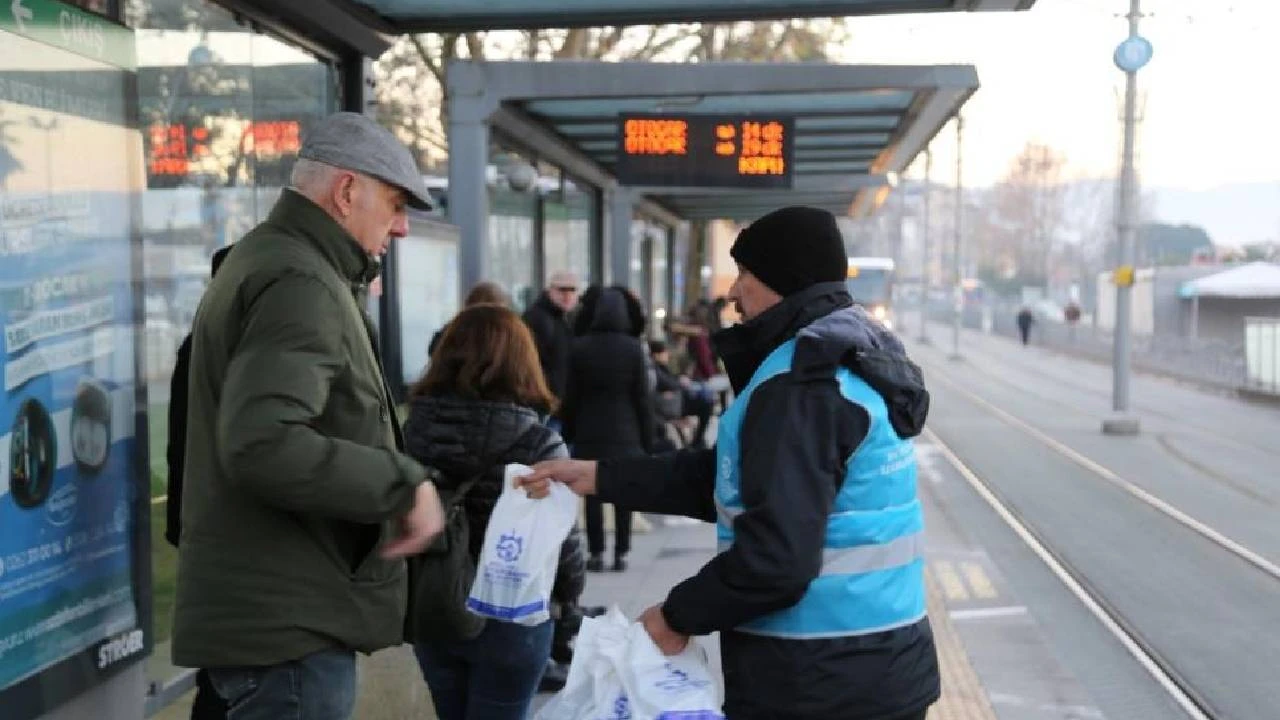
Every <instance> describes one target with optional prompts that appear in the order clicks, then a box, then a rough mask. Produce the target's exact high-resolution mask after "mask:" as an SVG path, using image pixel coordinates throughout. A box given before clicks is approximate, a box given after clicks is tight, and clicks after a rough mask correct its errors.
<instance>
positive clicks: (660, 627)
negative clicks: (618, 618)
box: [640, 603, 689, 655]
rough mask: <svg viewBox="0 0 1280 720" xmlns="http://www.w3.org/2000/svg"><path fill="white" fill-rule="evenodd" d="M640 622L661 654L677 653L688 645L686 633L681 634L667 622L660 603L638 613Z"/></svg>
mask: <svg viewBox="0 0 1280 720" xmlns="http://www.w3.org/2000/svg"><path fill="white" fill-rule="evenodd" d="M640 624H641V625H644V629H645V632H647V633H649V637H650V638H651V639H652V640H653V644H654V645H657V646H658V649H659V650H661V651H662V654H663V655H679V654H680V653H682V652H684V649H685V648H686V647H687V646H688V645H689V636H688V635H681V634H680V633H678V632H676V631H675V630H672V629H671V626H670V625H668V624H667V618H666V616H665V615H663V614H662V604H661V603H659V604H658V605H654V606H653V607H651V608H649V609H648V610H645V611H644V612H643V613H642V614H641V615H640Z"/></svg>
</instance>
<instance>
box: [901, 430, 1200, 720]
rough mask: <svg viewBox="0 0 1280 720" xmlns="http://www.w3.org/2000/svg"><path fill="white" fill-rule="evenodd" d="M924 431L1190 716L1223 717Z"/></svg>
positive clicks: (990, 487)
mask: <svg viewBox="0 0 1280 720" xmlns="http://www.w3.org/2000/svg"><path fill="white" fill-rule="evenodd" d="M924 437H926V438H927V439H928V440H929V441H930V442H931V443H933V444H934V445H935V446H937V448H938V449H939V450H940V451H941V452H942V455H943V457H945V458H946V460H947V462H948V463H949V464H950V465H951V466H952V467H953V468H954V469H955V470H956V472H958V473H959V474H960V476H961V477H963V478H964V479H965V481H966V482H967V483H968V484H969V485H970V487H972V488H973V490H974V492H976V493H977V494H978V496H979V497H981V498H982V499H983V501H985V502H986V503H987V505H989V506H990V507H991V509H992V510H993V511H994V512H995V513H996V515H998V516H999V517H1000V519H1001V520H1002V521H1004V523H1005V524H1006V525H1008V526H1009V528H1010V529H1011V530H1012V531H1013V532H1014V533H1015V534H1016V535H1017V536H1018V538H1019V539H1021V540H1022V541H1023V542H1024V543H1025V544H1026V545H1027V546H1028V547H1029V548H1030V549H1031V551H1032V552H1033V553H1034V554H1035V555H1036V557H1037V558H1039V559H1040V561H1041V562H1043V563H1044V564H1045V566H1046V567H1048V569H1049V571H1050V572H1052V573H1053V574H1054V576H1055V577H1057V578H1058V580H1059V581H1061V582H1062V584H1063V585H1065V586H1066V588H1067V590H1068V591H1069V592H1070V593H1071V594H1072V595H1073V596H1075V598H1076V599H1077V600H1079V601H1080V602H1081V604H1083V605H1084V606H1085V608H1086V609H1087V610H1088V611H1089V613H1090V614H1091V615H1093V617H1094V618H1095V619H1097V620H1098V622H1099V623H1101V624H1102V626H1103V627H1104V628H1106V629H1107V631H1108V632H1109V633H1110V634H1111V635H1112V636H1113V637H1114V638H1115V639H1116V640H1117V641H1118V642H1119V643H1120V644H1121V646H1123V647H1124V649H1125V651H1126V652H1127V653H1128V654H1129V655H1130V656H1131V657H1133V658H1134V660H1135V661H1137V663H1138V664H1139V665H1140V666H1141V667H1142V669H1143V670H1145V671H1146V672H1147V673H1148V674H1149V675H1150V676H1151V677H1152V679H1153V680H1155V682H1156V683H1157V684H1158V685H1159V686H1160V687H1161V689H1163V690H1164V691H1165V692H1166V693H1167V694H1168V695H1169V696H1170V697H1171V698H1172V699H1173V701H1174V702H1175V703H1177V705H1178V706H1179V707H1180V708H1181V709H1182V710H1183V712H1185V713H1186V715H1187V717H1188V718H1191V719H1192V720H1217V718H1219V717H1220V716H1219V714H1218V713H1217V712H1216V711H1215V710H1214V708H1213V706H1212V705H1211V704H1210V703H1209V701H1208V700H1207V699H1206V698H1204V697H1203V696H1202V695H1201V694H1200V693H1199V692H1198V691H1197V690H1196V689H1195V687H1194V685H1192V684H1191V683H1190V682H1189V681H1188V680H1187V679H1186V678H1185V677H1183V676H1182V675H1181V674H1180V673H1179V672H1178V670H1177V668H1176V667H1175V666H1174V664H1173V663H1171V662H1170V661H1169V659H1168V658H1166V657H1165V656H1164V655H1163V654H1162V653H1161V652H1160V651H1159V650H1158V649H1156V648H1155V646H1154V645H1153V644H1152V643H1150V642H1149V641H1148V640H1147V639H1146V638H1145V637H1144V636H1143V635H1142V633H1141V632H1139V631H1138V630H1137V629H1136V628H1135V627H1134V626H1133V624H1132V623H1130V622H1129V621H1128V620H1127V619H1126V618H1125V617H1124V615H1123V614H1122V613H1120V612H1119V611H1118V610H1117V609H1116V608H1114V607H1113V606H1112V605H1111V604H1110V603H1109V602H1107V599H1106V597H1105V596H1104V595H1103V594H1102V593H1101V592H1100V591H1099V590H1098V589H1097V588H1096V587H1094V586H1093V585H1092V584H1091V583H1090V582H1089V580H1088V577H1087V576H1086V575H1085V574H1084V573H1083V572H1081V571H1080V570H1079V569H1078V568H1076V567H1074V566H1073V565H1072V564H1071V563H1070V562H1068V561H1067V560H1066V559H1065V558H1063V557H1062V556H1061V555H1060V554H1059V553H1056V552H1054V551H1053V550H1052V549H1051V547H1050V545H1049V543H1048V542H1047V540H1046V539H1045V538H1043V537H1041V536H1040V534H1039V533H1037V532H1036V531H1035V530H1034V529H1033V528H1032V526H1030V525H1029V524H1028V523H1027V522H1026V521H1025V520H1024V518H1022V517H1021V516H1020V515H1019V513H1018V512H1017V511H1016V510H1015V509H1014V508H1013V506H1012V505H1011V504H1009V503H1008V502H1007V501H1005V500H1004V499H1003V498H1002V497H1001V495H1000V494H999V492H998V491H997V490H996V489H995V488H994V487H993V485H992V484H991V483H990V482H988V481H987V480H985V479H983V478H982V477H981V476H979V475H978V474H977V473H976V472H974V471H973V470H972V469H970V468H969V466H968V465H966V464H965V463H964V461H963V460H961V459H960V458H959V456H957V455H956V453H955V451H954V450H952V449H951V447H950V446H949V445H947V444H946V442H944V441H943V440H942V438H940V437H938V434H937V433H936V432H934V431H933V430H932V429H930V428H926V429H925V433H924Z"/></svg>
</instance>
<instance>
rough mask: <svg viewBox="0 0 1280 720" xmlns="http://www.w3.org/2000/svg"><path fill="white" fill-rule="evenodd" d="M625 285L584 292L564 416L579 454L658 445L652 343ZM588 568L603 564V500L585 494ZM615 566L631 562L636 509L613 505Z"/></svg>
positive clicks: (638, 451)
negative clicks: (646, 341) (645, 339)
mask: <svg viewBox="0 0 1280 720" xmlns="http://www.w3.org/2000/svg"><path fill="white" fill-rule="evenodd" d="M630 304H631V299H629V298H628V294H627V292H626V291H624V290H621V289H619V288H613V287H607V288H605V287H598V286H593V287H591V288H589V289H588V290H587V292H586V293H584V294H583V298H582V306H581V308H580V309H579V312H578V317H577V319H576V321H575V326H574V335H575V337H574V339H573V344H572V347H571V350H570V352H569V373H568V377H567V380H568V385H567V388H566V392H565V400H564V406H563V407H562V408H561V411H560V416H561V418H562V420H563V422H564V436H565V440H567V441H568V442H569V444H570V445H571V446H572V447H573V454H574V456H575V457H579V458H586V459H591V460H598V459H604V458H615V457H630V456H636V455H645V454H648V453H651V452H653V443H654V433H653V429H654V425H655V422H656V420H655V416H654V411H653V400H652V392H651V384H650V381H649V377H648V364H647V356H648V353H647V352H646V350H645V348H644V347H643V346H642V345H641V344H640V340H639V338H637V337H636V336H635V335H634V331H635V317H634V309H633V308H630ZM586 516H587V548H588V551H589V552H590V554H591V556H590V558H589V559H588V560H587V569H588V570H590V571H592V572H601V571H603V570H604V545H605V541H604V506H603V505H602V504H601V503H600V501H599V500H597V499H596V498H587V500H586ZM614 526H615V535H614V549H613V555H614V561H613V569H614V570H615V571H618V572H621V571H623V570H626V568H627V562H626V555H627V552H629V551H630V549H631V512H630V511H629V510H628V509H626V508H624V507H618V506H617V505H615V506H614Z"/></svg>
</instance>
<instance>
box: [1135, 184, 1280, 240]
mask: <svg viewBox="0 0 1280 720" xmlns="http://www.w3.org/2000/svg"><path fill="white" fill-rule="evenodd" d="M1145 194H1149V195H1151V196H1153V197H1154V198H1155V208H1154V209H1153V210H1154V212H1153V213H1152V214H1153V215H1154V216H1155V220H1156V221H1158V222H1162V223H1170V224H1174V225H1181V224H1189V225H1199V226H1201V227H1203V228H1204V229H1205V230H1207V231H1208V233H1209V237H1211V238H1212V239H1213V242H1214V244H1215V245H1228V246H1237V247H1238V246H1243V245H1249V244H1251V243H1258V242H1266V241H1273V242H1274V241H1280V182H1274V183H1240V184H1234V185H1221V186H1218V187H1213V188H1208V189H1205V190H1185V189H1182V188H1167V187H1151V188H1147V189H1145V190H1144V195H1145Z"/></svg>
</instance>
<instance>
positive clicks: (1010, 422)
mask: <svg viewBox="0 0 1280 720" xmlns="http://www.w3.org/2000/svg"><path fill="white" fill-rule="evenodd" d="M932 365H933V367H930V379H931V380H934V381H937V382H939V383H940V384H941V385H943V386H945V389H946V391H948V392H953V393H955V394H957V395H960V396H962V397H963V398H964V399H966V400H967V401H969V402H970V403H972V404H973V405H974V406H976V407H978V408H980V409H981V410H983V411H985V412H987V413H989V414H990V415H991V416H992V417H994V418H995V419H996V420H997V421H998V422H999V423H1001V424H1003V425H1005V426H1008V427H1010V428H1012V429H1014V430H1015V431H1017V432H1018V433H1019V434H1021V435H1024V436H1026V437H1028V438H1030V439H1031V440H1032V441H1033V443H1032V444H1033V446H1036V447H1043V448H1045V449H1046V450H1048V451H1050V452H1051V453H1053V454H1055V455H1057V456H1060V457H1061V458H1065V459H1066V460H1068V461H1070V463H1071V464H1074V465H1076V466H1078V467H1080V468H1083V469H1084V470H1085V471H1087V473H1088V475H1089V476H1091V477H1093V478H1096V479H1099V480H1102V481H1104V482H1105V484H1107V485H1109V486H1111V487H1114V488H1117V489H1119V490H1122V491H1123V492H1124V493H1125V494H1127V495H1128V496H1130V497H1132V498H1133V499H1135V500H1137V501H1138V502H1139V503H1141V504H1142V505H1143V506H1145V507H1147V508H1149V509H1151V510H1154V511H1156V512H1157V513H1159V514H1160V515H1162V516H1164V517H1165V518H1167V519H1170V520H1172V521H1174V522H1175V523H1177V525H1179V526H1181V527H1183V528H1185V529H1187V530H1190V531H1192V532H1193V533H1195V535H1197V536H1199V538H1201V539H1202V540H1206V541H1208V542H1209V543H1210V544H1212V546H1213V547H1215V548H1217V549H1219V550H1220V551H1223V552H1226V553H1229V554H1230V555H1232V556H1234V557H1235V558H1238V559H1239V560H1241V561H1243V562H1244V563H1246V564H1247V566H1248V568H1249V569H1251V570H1253V571H1256V572H1259V573H1262V575H1263V576H1265V578H1266V579H1265V580H1259V582H1263V583H1265V582H1267V581H1271V582H1274V581H1280V565H1277V564H1276V563H1274V562H1272V561H1270V560H1268V559H1267V558H1266V557H1263V556H1262V555H1261V554H1259V553H1257V552H1255V551H1253V550H1252V549H1250V548H1249V547H1246V546H1245V545H1244V544H1242V543H1241V542H1238V541H1236V540H1233V539H1232V538H1230V537H1228V536H1226V535H1225V534H1224V533H1222V532H1220V531H1218V530H1217V529H1215V528H1213V527H1211V526H1210V525H1208V524H1206V523H1205V522H1202V521H1201V520H1198V519H1197V518H1195V517H1193V516H1191V515H1190V514H1188V513H1186V512H1184V511H1182V510H1181V509H1179V508H1178V507H1175V506H1174V505H1173V504H1171V503H1169V502H1168V501H1166V500H1164V499H1162V498H1161V497H1159V496H1157V495H1156V494H1154V493H1152V492H1150V491H1148V490H1146V489H1145V488H1143V487H1141V486H1139V485H1137V484H1136V483H1134V482H1132V481H1130V480H1128V479H1126V478H1125V477H1123V476H1122V475H1121V474H1119V473H1117V472H1115V471H1113V470H1112V469H1110V468H1108V467H1106V466H1105V465H1103V464H1102V463H1099V462H1097V461H1096V460H1094V459H1093V458H1091V457H1089V456H1087V455H1086V454H1084V453H1083V452H1080V451H1079V450H1076V449H1075V448H1073V447H1070V446H1069V445H1067V444H1066V443H1064V442H1061V441H1060V440H1058V439H1056V438H1054V437H1052V436H1051V435H1049V434H1048V433H1047V432H1045V431H1044V430H1041V429H1039V428H1038V427H1035V426H1033V425H1031V424H1030V423H1028V422H1027V421H1025V420H1023V419H1022V418H1020V417H1018V416H1017V415H1015V414H1014V413H1012V412H1010V411H1008V410H1005V409H1004V408H1002V407H999V406H998V405H996V404H994V403H993V402H992V401H990V400H988V399H987V398H985V397H983V396H982V395H980V394H979V393H977V392H975V391H974V389H973V385H972V383H971V382H967V381H966V380H962V379H961V378H959V377H957V376H955V375H954V374H953V371H950V370H949V369H948V370H944V369H942V368H939V367H937V364H936V363H933V364H932ZM964 367H966V368H969V367H970V364H966V365H965V366H964ZM988 374H990V373H988ZM995 379H996V380H997V381H1000V380H1002V378H998V377H997V378H995ZM1001 384H1003V383H1001ZM1041 401H1042V402H1046V403H1050V404H1058V405H1062V404H1065V403H1063V401H1062V400H1061V399H1060V398H1051V397H1043V398H1041ZM926 433H927V437H928V439H930V440H932V441H933V442H935V443H936V444H937V446H938V447H939V449H940V450H941V452H942V454H943V455H944V457H945V458H946V460H947V462H948V463H949V464H950V465H952V467H954V468H955V470H956V471H957V472H958V473H959V474H960V475H961V476H963V477H964V479H965V480H966V481H967V482H968V484H969V485H970V486H972V487H973V489H974V491H975V492H976V493H977V494H978V495H979V496H981V497H982V498H983V500H984V501H986V502H987V504H989V505H990V506H991V507H992V509H993V510H994V511H995V512H996V514H997V515H998V516H999V517H1000V518H1001V519H1002V520H1003V521H1004V522H1005V523H1006V524H1007V525H1008V526H1009V527H1010V528H1011V529H1012V530H1013V531H1014V533H1015V534H1016V535H1018V536H1019V537H1020V539H1022V540H1023V541H1024V542H1025V543H1026V544H1027V545H1028V546H1029V547H1030V549H1031V550H1032V551H1033V552H1034V554H1036V555H1037V556H1038V557H1039V559H1040V560H1041V561H1043V562H1044V563H1045V565H1046V566H1047V567H1048V568H1049V569H1050V570H1051V571H1052V572H1053V573H1054V575H1056V576H1057V577H1058V579H1059V580H1060V581H1061V582H1062V583H1063V584H1064V585H1065V586H1066V587H1067V588H1068V590H1069V591H1070V592H1071V593H1072V594H1073V595H1074V596H1075V597H1076V598H1077V599H1079V600H1080V602H1081V603H1082V604H1083V605H1084V606H1085V607H1086V608H1087V609H1088V610H1089V612H1090V613H1091V614H1092V615H1093V616H1094V617H1095V618H1096V619H1097V620H1098V621H1099V622H1100V623H1101V624H1102V625H1103V626H1104V627H1105V628H1106V629H1107V630H1108V631H1109V632H1110V633H1111V634H1112V635H1113V636H1114V637H1115V638H1116V639H1117V640H1118V642H1119V643H1120V644H1121V645H1122V646H1123V647H1124V648H1125V650H1126V651H1127V652H1128V654H1129V655H1131V656H1132V657H1133V658H1134V659H1135V660H1136V661H1137V663H1138V664H1139V665H1140V666H1141V667H1142V668H1143V669H1144V670H1145V671H1146V672H1147V673H1148V674H1149V675H1150V676H1151V677H1152V678H1153V679H1154V680H1155V681H1156V682H1157V683H1158V685H1159V686H1160V687H1161V688H1162V689H1163V690H1164V691H1165V692H1166V693H1167V694H1168V695H1169V696H1170V697H1171V698H1172V699H1173V700H1174V701H1175V702H1176V704H1177V705H1178V706H1179V707H1181V708H1182V709H1183V710H1184V712H1185V713H1186V715H1187V716H1188V717H1190V718H1213V719H1215V720H1216V719H1218V718H1225V717H1230V715H1228V714H1224V713H1223V712H1221V711H1220V710H1219V709H1218V708H1215V706H1214V705H1213V703H1212V702H1211V701H1210V700H1209V699H1207V698H1206V696H1205V693H1203V692H1201V691H1200V690H1198V689H1197V686H1196V684H1194V683H1193V682H1192V681H1191V680H1190V679H1188V677H1187V676H1185V675H1184V674H1182V673H1181V672H1180V671H1179V669H1178V665H1179V663H1175V662H1174V661H1173V660H1171V659H1170V657H1169V656H1167V655H1166V654H1164V653H1163V652H1162V651H1161V650H1160V647H1159V646H1158V644H1157V643H1155V642H1152V641H1151V639H1150V638H1148V637H1146V636H1145V635H1144V634H1143V632H1142V631H1141V630H1140V629H1139V627H1138V626H1139V625H1144V626H1146V628H1147V630H1148V632H1153V633H1157V635H1158V636H1159V635H1162V632H1157V629H1156V628H1155V627H1152V626H1151V625H1150V623H1135V622H1133V621H1132V620H1131V619H1130V618H1129V617H1126V616H1125V614H1124V613H1123V612H1122V611H1121V610H1120V609H1119V608H1117V607H1116V606H1115V605H1114V604H1113V603H1111V602H1109V601H1108V599H1107V596H1106V594H1105V593H1104V592H1103V591H1102V589H1100V587H1099V586H1098V585H1097V584H1095V583H1094V582H1091V580H1090V578H1089V576H1088V575H1087V574H1086V573H1085V572H1084V570H1083V568H1081V567H1079V566H1077V565H1073V564H1072V562H1071V561H1070V560H1069V559H1068V558H1067V557H1066V556H1065V553H1064V552H1063V551H1061V550H1055V548H1054V545H1053V543H1052V542H1051V540H1050V539H1049V538H1048V537H1046V536H1044V535H1043V534H1042V533H1041V532H1040V531H1039V530H1037V528H1036V523H1035V522H1034V518H1033V517H1026V516H1024V515H1023V514H1022V512H1021V511H1020V510H1019V509H1018V507H1017V505H1016V504H1015V503H1013V502H1010V500H1009V499H1008V498H1006V497H1004V496H1003V495H1002V493H1001V491H1000V488H999V487H997V485H996V484H995V483H993V482H992V481H991V480H989V479H988V478H984V477H983V476H982V475H981V474H980V473H979V472H975V471H974V470H973V469H972V468H970V467H969V466H968V465H966V463H965V462H964V461H962V460H961V459H960V457H959V456H958V455H957V454H956V452H955V451H953V450H952V449H951V447H950V446H949V445H948V444H947V443H946V441H945V440H944V438H943V437H941V436H939V435H938V433H937V432H936V431H935V430H934V429H933V428H930V429H928V430H927V431H926ZM944 434H945V432H944ZM1165 442H1166V444H1167V440H1166V441H1165ZM1166 450H1167V448H1166ZM1219 479H1221V478H1219ZM1245 494H1246V495H1250V493H1245ZM1254 499H1260V498H1254ZM1266 504H1267V505H1269V506H1270V505H1272V503H1271V502H1269V501H1268V502H1267V503H1266ZM1077 560H1078V561H1080V562H1083V559H1082V558H1077ZM1135 560H1137V561H1139V562H1141V560H1140V558H1135ZM1192 575H1194V573H1192ZM1099 582H1101V579H1099ZM1129 608H1130V609H1131V610H1132V609H1133V606H1132V604H1130V605H1129ZM1188 620H1189V621H1191V622H1194V619H1192V618H1188ZM1167 642H1168V637H1167V635H1165V636H1164V640H1163V641H1162V642H1161V644H1166V643H1167ZM1166 649H1169V650H1172V649H1173V648H1166ZM1178 657H1183V656H1180V655H1179V656H1178ZM1183 659H1184V660H1185V657H1183ZM1191 675H1197V673H1196V672H1191ZM1198 677H1199V680H1200V682H1201V683H1203V682H1204V680H1205V678H1204V677H1203V674H1202V673H1200V674H1199V675H1198ZM1200 687H1202V688H1203V687H1205V686H1204V685H1201V686H1200ZM1210 694H1212V693H1210ZM1219 699H1221V698H1219Z"/></svg>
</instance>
